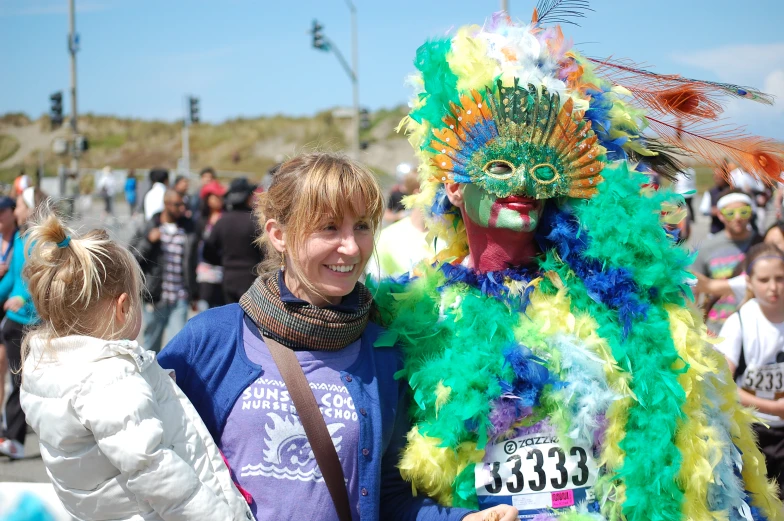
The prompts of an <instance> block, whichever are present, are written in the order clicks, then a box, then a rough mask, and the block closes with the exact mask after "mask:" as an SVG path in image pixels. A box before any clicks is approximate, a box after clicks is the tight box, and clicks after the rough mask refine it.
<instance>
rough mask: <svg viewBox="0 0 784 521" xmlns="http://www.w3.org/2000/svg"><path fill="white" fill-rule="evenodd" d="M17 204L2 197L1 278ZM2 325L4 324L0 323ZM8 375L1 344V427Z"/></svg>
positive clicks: (14, 234) (13, 234) (2, 313)
mask: <svg viewBox="0 0 784 521" xmlns="http://www.w3.org/2000/svg"><path fill="white" fill-rule="evenodd" d="M15 208H16V202H14V200H13V199H11V198H10V197H7V196H0V277H3V276H5V274H6V273H7V272H8V266H9V264H10V263H11V252H12V250H13V247H14V240H16V237H17V235H18V234H19V233H18V232H17V229H16V218H15V217H14V209H15ZM4 317H5V311H4V310H2V309H0V321H2V319H3V318H4ZM0 323H2V322H0ZM7 373H8V357H7V356H6V352H5V347H4V346H3V345H2V344H0V425H3V414H2V404H3V403H4V402H5V377H6V374H7Z"/></svg>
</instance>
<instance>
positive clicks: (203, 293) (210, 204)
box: [196, 181, 226, 310]
mask: <svg viewBox="0 0 784 521" xmlns="http://www.w3.org/2000/svg"><path fill="white" fill-rule="evenodd" d="M224 195H226V188H224V187H223V185H222V184H220V183H219V182H218V181H212V182H211V183H207V184H206V185H204V186H203V187H202V189H201V192H199V196H200V200H201V210H200V212H199V213H200V215H201V217H200V219H199V226H198V230H199V237H200V238H201V242H200V243H199V264H198V266H196V282H198V284H199V308H200V309H202V310H203V309H209V308H215V307H218V306H222V305H223V304H224V303H225V300H224V298H223V267H222V266H216V265H214V264H210V263H208V262H206V261H205V260H204V243H205V242H207V240H208V239H209V238H210V234H211V233H212V229H213V227H214V226H215V224H216V223H217V222H218V221H219V220H220V218H221V216H222V215H223V196H224Z"/></svg>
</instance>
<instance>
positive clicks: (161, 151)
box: [0, 107, 414, 182]
mask: <svg viewBox="0 0 784 521" xmlns="http://www.w3.org/2000/svg"><path fill="white" fill-rule="evenodd" d="M405 113H406V108H405V107H397V108H394V109H391V110H380V111H377V112H375V113H373V114H372V115H371V125H370V128H368V129H367V130H363V132H362V134H361V139H362V141H365V142H367V143H368V147H367V149H366V150H364V151H363V152H362V154H361V160H362V161H364V162H365V163H366V164H368V165H369V166H370V167H371V168H373V170H374V171H375V172H377V173H378V174H379V176H380V177H381V178H382V180H386V178H387V177H388V174H390V173H393V172H394V170H395V167H396V166H397V164H399V163H401V162H413V159H414V157H413V152H412V151H411V147H410V146H409V145H408V143H407V141H406V140H405V139H404V137H403V136H402V135H398V134H396V133H395V132H394V128H395V126H396V125H397V124H398V122H399V121H400V119H401V118H402V117H403V116H404V115H405ZM68 125H69V123H68V121H66V122H65V125H63V127H61V128H60V129H58V130H56V131H51V130H50V121H49V118H48V117H47V116H42V117H40V118H39V119H37V120H31V119H30V118H29V117H28V116H27V115H25V114H18V113H17V114H6V115H4V116H1V117H0V182H8V181H9V180H10V179H12V178H13V177H14V176H15V175H16V173H17V172H18V171H19V169H20V168H23V167H24V168H27V169H29V170H31V171H32V170H34V169H35V168H36V167H37V165H38V164H39V159H40V158H42V159H43V162H44V165H45V172H46V174H47V175H54V174H55V172H56V171H57V167H58V165H59V164H60V163H62V164H65V165H67V164H69V162H70V159H69V158H68V157H58V156H56V155H54V153H53V152H52V142H53V141H54V140H55V139H56V138H58V137H67V136H68V135H69V132H70V128H69V127H68ZM78 128H79V132H80V133H81V134H84V135H85V136H87V138H88V140H89V143H90V149H89V150H88V151H87V152H86V153H85V154H84V155H83V156H82V160H81V165H82V166H84V167H86V168H101V167H103V166H105V165H111V166H112V167H114V168H151V167H155V166H163V167H168V168H174V167H176V165H177V159H178V158H179V157H180V156H181V154H182V140H181V130H182V123H181V122H165V121H145V120H139V119H124V118H117V117H112V116H99V115H93V114H85V115H84V116H81V117H79V121H78ZM350 129H351V121H350V120H349V119H345V118H337V117H335V116H333V112H332V111H331V110H330V111H325V112H321V113H318V114H316V115H315V116H313V117H299V118H296V117H288V116H281V115H277V116H269V117H259V118H239V119H233V120H229V121H225V122H223V123H220V124H217V125H213V124H208V123H201V124H196V125H193V126H191V128H190V151H191V152H190V153H191V168H192V169H193V170H198V169H200V168H202V167H204V166H207V165H210V166H213V167H215V168H216V169H218V170H227V171H238V172H247V173H249V174H250V175H251V176H252V177H256V178H260V177H261V176H262V175H263V174H264V173H265V172H266V171H267V169H269V168H270V167H271V166H272V165H274V164H275V163H277V162H279V161H281V160H283V159H285V158H286V157H288V156H290V155H293V154H296V153H299V152H303V151H309V150H332V151H337V150H345V149H346V148H347V147H348V144H349V143H350V139H351V135H350Z"/></svg>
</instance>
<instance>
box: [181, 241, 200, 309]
mask: <svg viewBox="0 0 784 521" xmlns="http://www.w3.org/2000/svg"><path fill="white" fill-rule="evenodd" d="M198 264H199V234H198V233H196V231H195V230H194V231H193V232H191V233H189V234H188V263H187V264H186V266H187V269H188V273H185V274H184V275H185V280H186V281H187V283H188V294H189V295H190V299H191V301H195V300H198V299H199V283H198V282H197V280H196V266H197V265H198Z"/></svg>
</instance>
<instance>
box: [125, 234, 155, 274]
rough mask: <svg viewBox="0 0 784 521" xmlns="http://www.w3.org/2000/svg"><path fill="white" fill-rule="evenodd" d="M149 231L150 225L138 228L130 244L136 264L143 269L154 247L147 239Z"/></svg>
mask: <svg viewBox="0 0 784 521" xmlns="http://www.w3.org/2000/svg"><path fill="white" fill-rule="evenodd" d="M151 229H152V227H151V226H150V225H142V226H139V227H138V228H137V229H136V233H135V234H134V235H133V238H131V242H130V248H131V253H132V254H133V256H134V258H136V262H138V263H139V264H140V265H141V266H142V267H144V265H145V264H146V263H147V261H148V260H149V259H150V258H151V257H152V250H153V248H154V247H155V245H154V244H152V243H151V242H150V241H149V240H148V239H147V236H148V235H149V234H150V230H151Z"/></svg>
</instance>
